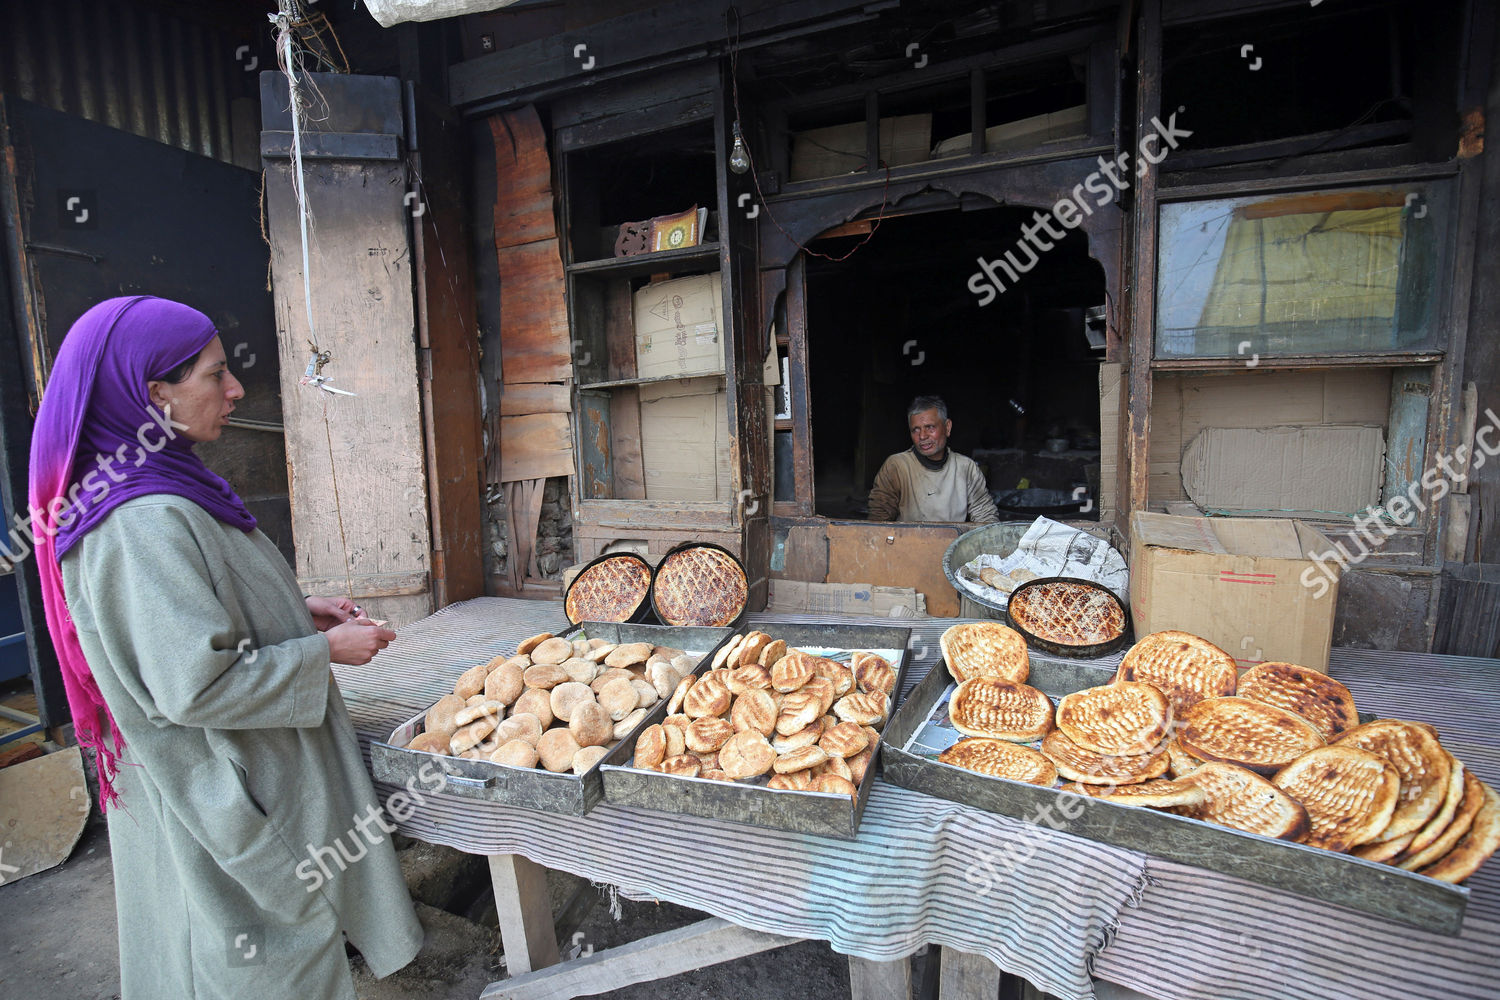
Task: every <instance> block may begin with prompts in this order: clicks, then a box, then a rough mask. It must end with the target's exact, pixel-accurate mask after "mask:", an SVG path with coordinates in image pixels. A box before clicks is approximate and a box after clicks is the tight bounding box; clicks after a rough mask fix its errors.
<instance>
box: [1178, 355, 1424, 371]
mask: <svg viewBox="0 0 1500 1000" xmlns="http://www.w3.org/2000/svg"><path fill="white" fill-rule="evenodd" d="M1443 353H1444V352H1442V351H1381V352H1375V351H1371V352H1367V353H1363V354H1356V353H1352V352H1351V353H1349V354H1280V355H1278V354H1261V355H1258V356H1255V355H1252V356H1249V357H1234V356H1232V355H1231V356H1229V357H1201V358H1189V357H1169V358H1155V359H1154V360H1152V362H1151V370H1152V371H1208V372H1235V373H1238V372H1244V371H1255V370H1264V369H1268V368H1276V369H1283V368H1286V369H1309V370H1311V369H1325V368H1347V367H1350V366H1352V365H1391V366H1396V367H1400V366H1405V365H1435V364H1438V363H1440V362H1441V361H1442V360H1443ZM1252 361H1253V364H1251V363H1250V362H1252Z"/></svg>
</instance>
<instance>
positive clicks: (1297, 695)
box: [1234, 661, 1359, 743]
mask: <svg viewBox="0 0 1500 1000" xmlns="http://www.w3.org/2000/svg"><path fill="white" fill-rule="evenodd" d="M1234 693H1236V694H1238V695H1239V696H1240V697H1241V698H1253V699H1254V700H1256V701H1263V702H1265V703H1266V704H1268V705H1275V706H1276V707H1277V708H1284V709H1286V710H1287V711H1288V712H1293V713H1295V714H1297V715H1300V716H1302V717H1303V718H1304V719H1306V720H1307V721H1308V722H1311V723H1312V724H1313V728H1315V729H1317V731H1318V733H1319V734H1320V735H1321V736H1322V737H1323V739H1324V740H1326V741H1328V742H1330V743H1331V742H1333V741H1334V740H1335V739H1337V738H1338V737H1339V736H1340V735H1342V734H1343V733H1346V732H1348V731H1349V730H1351V729H1353V728H1354V727H1355V726H1357V725H1359V712H1358V710H1356V709H1355V707H1354V696H1353V695H1352V694H1350V693H1349V689H1348V688H1346V687H1344V685H1342V684H1340V683H1339V682H1338V681H1336V680H1334V679H1333V678H1332V677H1329V676H1328V675H1327V674H1323V673H1319V672H1318V671H1316V670H1312V669H1309V668H1308V667H1299V666H1297V664H1295V663H1279V662H1275V661H1272V662H1268V663H1259V664H1256V665H1255V666H1253V667H1251V668H1250V669H1249V670H1247V671H1245V674H1244V676H1243V677H1241V678H1240V683H1239V688H1238V689H1237V691H1235V692H1234Z"/></svg>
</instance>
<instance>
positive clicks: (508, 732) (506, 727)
mask: <svg viewBox="0 0 1500 1000" xmlns="http://www.w3.org/2000/svg"><path fill="white" fill-rule="evenodd" d="M491 736H492V738H493V739H494V740H495V741H496V742H498V743H509V742H510V741H511V740H523V741H525V742H527V743H530V744H531V745H532V746H536V741H537V740H539V739H541V738H542V720H541V719H538V718H537V717H536V716H534V715H532V714H531V713H530V712H522V713H520V714H519V715H512V716H511V717H510V718H508V719H506V720H505V721H504V722H502V723H500V725H498V726H496V727H495V731H494V732H493V733H492V734H491Z"/></svg>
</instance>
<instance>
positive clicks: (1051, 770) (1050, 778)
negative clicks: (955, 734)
mask: <svg viewBox="0 0 1500 1000" xmlns="http://www.w3.org/2000/svg"><path fill="white" fill-rule="evenodd" d="M938 760H939V761H941V762H942V763H944V764H952V765H954V766H955V767H962V768H965V769H967V770H970V771H977V772H979V773H980V774H987V775H989V776H990V777H993V778H1009V779H1011V780H1012V781H1024V782H1027V783H1028V784H1032V785H1041V786H1043V787H1044V788H1050V787H1051V786H1052V784H1053V783H1054V782H1056V781H1057V768H1055V767H1053V766H1052V762H1051V761H1050V760H1048V759H1047V758H1046V757H1043V756H1042V755H1041V754H1040V753H1038V752H1037V751H1035V750H1033V749H1031V748H1030V747H1027V746H1022V745H1020V744H1019V743H1010V742H1007V741H1006V740H991V739H985V738H983V737H972V736H971V737H967V738H965V739H961V740H959V741H958V742H957V743H955V744H953V745H952V746H951V747H949V748H948V749H946V750H944V751H943V752H942V753H940V754H938Z"/></svg>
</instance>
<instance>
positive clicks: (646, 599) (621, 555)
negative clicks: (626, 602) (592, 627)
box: [563, 552, 653, 625]
mask: <svg viewBox="0 0 1500 1000" xmlns="http://www.w3.org/2000/svg"><path fill="white" fill-rule="evenodd" d="M611 559H625V560H629V561H630V562H636V563H640V564H641V565H642V566H644V567H645V568H646V589H645V590H644V591H642V592H641V599H640V600H639V601H638V602H637V603H636V605H635V607H634V608H632V609H631V611H630V614H629V615H628V616H627V617H626V618H624V619H619V620H620V621H622V622H624V623H629V624H632V625H640V624H643V623H647V622H651V621H653V619H652V617H651V580H652V575H653V574H652V569H651V564H650V563H649V562H647V561H646V560H644V559H642V558H641V557H640V556H638V555H636V554H635V553H634V552H606V553H605V554H604V555H602V556H600V557H599V558H597V559H594V560H592V561H591V562H590V563H589V564H588V565H587V566H585V567H583V569H581V570H579V571H578V575H577V576H575V577H573V581H572V582H571V583H569V584H568V589H567V590H566V591H564V592H563V613H564V614H566V613H567V607H568V595H569V594H571V593H572V592H573V588H574V587H575V586H577V584H578V581H579V580H582V579H583V578H584V576H585V575H586V574H587V573H588V572H589V570H591V569H594V568H595V567H596V566H599V565H601V564H603V563H607V562H609V561H610V560H611ZM589 620H590V621H600V619H599V618H597V617H595V618H591V619H589ZM568 621H570V622H572V623H573V624H574V625H577V624H578V621H577V620H575V619H574V618H573V616H572V615H568Z"/></svg>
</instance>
